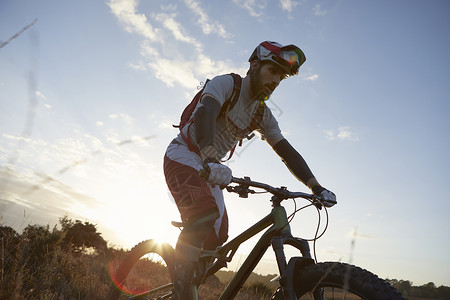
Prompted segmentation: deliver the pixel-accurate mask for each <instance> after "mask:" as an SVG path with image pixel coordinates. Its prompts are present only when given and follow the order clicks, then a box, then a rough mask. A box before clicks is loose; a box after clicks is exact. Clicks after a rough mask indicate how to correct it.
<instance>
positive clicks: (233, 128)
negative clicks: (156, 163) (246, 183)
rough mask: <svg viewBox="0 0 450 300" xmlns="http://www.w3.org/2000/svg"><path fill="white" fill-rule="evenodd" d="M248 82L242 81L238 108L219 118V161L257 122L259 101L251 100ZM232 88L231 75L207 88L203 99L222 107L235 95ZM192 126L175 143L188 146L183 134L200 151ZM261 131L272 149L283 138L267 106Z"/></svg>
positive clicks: (236, 106)
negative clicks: (212, 99)
mask: <svg viewBox="0 0 450 300" xmlns="http://www.w3.org/2000/svg"><path fill="white" fill-rule="evenodd" d="M248 80H249V78H247V77H245V78H243V79H242V83H241V90H240V95H239V98H238V100H237V102H236V104H235V105H234V106H233V107H232V108H231V109H230V110H229V111H227V112H226V113H222V114H220V115H219V117H218V118H217V120H216V126H215V127H216V128H215V144H214V146H215V148H216V150H217V153H218V155H219V157H218V159H223V158H224V157H225V156H226V154H227V153H228V152H229V151H231V149H233V147H234V146H235V145H236V143H238V142H239V141H240V140H241V139H243V138H245V137H246V136H247V135H248V134H249V133H250V132H251V130H250V123H251V122H252V120H253V118H254V115H255V113H256V110H257V109H258V106H259V101H256V100H254V99H252V98H251V97H250V95H249V93H248V89H247V86H246V85H247V84H249V82H248ZM233 87H234V80H233V77H232V76H231V75H220V76H216V77H214V78H213V79H212V80H210V81H208V83H207V84H206V87H205V89H204V91H203V95H202V98H203V97H204V96H205V95H209V96H211V97H213V98H214V99H216V100H217V101H218V102H219V104H220V106H221V107H222V106H223V105H224V103H225V101H226V100H227V99H229V98H230V96H231V94H232V93H233ZM202 105H203V104H202V102H201V101H200V102H199V103H198V104H197V107H196V109H198V108H199V107H200V106H202ZM194 112H195V111H194ZM225 117H227V118H225ZM194 122H195V120H194ZM191 125H193V124H192V123H189V124H187V125H186V126H184V128H182V129H181V133H180V134H179V135H178V136H177V138H176V140H177V141H178V142H179V143H182V144H185V145H186V142H185V141H184V140H183V138H182V137H181V134H183V135H184V136H189V135H190V140H191V143H192V144H193V145H194V146H195V147H197V145H196V143H195V132H194V126H191ZM258 127H259V128H257V129H256V130H257V131H259V133H260V134H261V135H262V137H263V138H264V139H265V140H266V141H267V142H268V143H269V144H270V145H272V146H273V145H275V144H276V143H278V142H279V141H281V140H282V139H283V138H284V137H283V135H282V134H281V130H280V128H279V126H278V122H277V120H276V119H275V117H274V116H273V114H272V112H271V111H270V109H269V108H268V107H267V105H266V106H265V109H264V114H263V117H262V120H261V122H260V123H259V126H258Z"/></svg>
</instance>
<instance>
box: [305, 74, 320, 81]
mask: <svg viewBox="0 0 450 300" xmlns="http://www.w3.org/2000/svg"><path fill="white" fill-rule="evenodd" d="M317 79H319V74H313V75H309V76H306V77H305V80H308V81H316V80H317Z"/></svg>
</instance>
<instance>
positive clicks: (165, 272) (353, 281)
mask: <svg viewBox="0 0 450 300" xmlns="http://www.w3.org/2000/svg"><path fill="white" fill-rule="evenodd" d="M225 188H226V190H227V191H228V192H231V193H237V194H238V195H239V196H240V197H242V198H247V197H248V196H249V194H255V193H261V192H268V193H270V194H272V197H271V199H270V201H271V202H272V210H271V212H270V213H269V214H268V215H267V216H265V217H264V218H262V219H261V220H260V221H258V222H257V223H256V224H254V225H253V226H251V227H250V228H248V229H247V230H245V231H244V232H242V233H241V234H239V235H238V236H237V237H235V238H234V239H232V240H230V241H229V242H228V243H226V244H224V245H223V246H221V247H218V248H217V249H216V250H215V251H206V250H204V251H202V253H201V255H200V260H199V264H198V267H197V271H196V273H195V276H194V280H193V281H192V284H191V289H190V290H191V292H192V299H198V294H197V289H198V287H199V286H200V285H201V284H203V283H204V282H205V281H206V279H207V278H208V277H210V276H212V275H213V274H215V273H216V272H217V271H219V270H220V269H222V268H224V267H226V266H227V263H229V262H230V261H231V260H232V258H233V256H234V255H235V253H236V251H237V249H238V247H239V246H240V245H241V244H242V243H243V242H245V241H247V240H248V239H250V238H251V237H253V236H255V235H256V234H258V233H260V232H262V231H263V230H264V229H266V228H267V230H266V231H265V232H264V233H263V234H262V236H261V237H260V239H259V240H258V242H257V243H256V245H255V246H254V248H253V249H252V251H251V252H250V254H249V255H248V257H247V258H246V259H245V261H244V262H243V264H242V265H241V266H240V268H239V269H238V271H237V272H236V273H235V275H234V277H233V279H232V280H231V281H230V283H229V284H228V286H227V287H226V288H225V290H224V291H223V292H222V294H221V295H220V296H219V297H218V299H219V300H224V299H233V298H234V297H235V296H236V295H237V294H238V292H239V290H240V288H241V287H242V286H243V284H244V282H245V281H246V280H247V278H248V277H249V276H250V274H251V273H252V271H253V270H254V269H255V267H256V265H257V264H258V262H259V261H260V260H261V258H262V257H263V255H264V253H265V252H266V251H267V249H268V248H269V247H270V246H272V250H273V251H274V254H275V258H276V262H277V265H278V271H279V274H278V275H279V276H278V283H279V288H278V289H276V291H275V293H274V294H273V295H272V297H271V299H275V300H282V299H289V300H291V299H315V300H317V299H321V300H324V299H368V300H386V299H392V300H405V298H403V297H402V295H401V294H400V293H399V292H398V291H397V290H396V289H395V288H393V287H392V286H391V285H389V284H388V283H387V282H386V281H384V280H382V279H380V278H378V276H376V275H375V274H373V273H371V272H369V271H367V270H364V269H362V268H360V267H357V266H354V265H350V264H346V263H342V262H316V260H315V259H313V257H312V256H311V250H310V246H309V242H308V241H307V240H304V239H301V238H297V237H294V236H293V235H292V233H291V226H290V221H291V220H292V219H293V217H294V216H295V213H296V212H297V211H298V210H300V209H302V208H305V207H308V206H315V207H316V208H317V209H318V210H319V209H322V207H323V206H322V204H321V198H320V197H317V196H315V195H311V194H307V193H303V192H291V191H289V190H288V189H287V188H286V187H273V186H270V185H268V184H265V183H260V182H255V181H252V180H251V179H250V178H249V177H244V178H235V177H233V179H232V182H231V183H230V184H229V185H228V186H226V187H225ZM296 198H303V199H306V200H307V201H308V202H309V203H308V204H307V205H306V206H303V207H302V208H299V209H295V211H294V213H292V214H291V215H290V216H288V215H287V213H286V210H285V208H284V207H283V206H282V205H281V202H282V201H284V200H287V199H296ZM324 211H326V208H324ZM319 215H320V214H319ZM327 220H328V214H327ZM172 224H173V225H174V226H177V227H182V226H183V224H182V223H180V222H172ZM319 226H320V224H319ZM319 226H318V228H317V231H316V237H315V239H317V238H318V237H320V236H321V235H323V233H324V232H325V231H326V228H327V226H328V221H327V225H326V226H325V229H324V230H323V232H322V233H321V234H320V235H319V234H318V231H319ZM315 239H314V241H315ZM285 245H290V246H292V247H294V248H296V249H298V250H299V251H300V254H301V255H300V256H297V257H292V258H290V259H289V261H287V259H286V256H285V252H284V246H285ZM314 249H315V248H314ZM314 253H315V251H314ZM314 256H315V255H314ZM143 274H145V275H143ZM173 275H174V249H173V247H172V246H171V245H169V244H167V243H158V242H156V241H155V240H146V241H144V242H141V243H140V244H138V245H136V246H135V247H134V248H132V249H131V250H130V252H129V254H128V255H127V256H126V258H125V259H124V261H123V262H122V263H121V264H120V266H119V268H118V269H117V271H116V272H112V274H111V276H112V278H113V281H114V284H113V285H112V287H111V291H110V293H109V295H108V299H110V300H115V299H171V294H172V287H173V285H172V278H173Z"/></svg>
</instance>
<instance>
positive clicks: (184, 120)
mask: <svg viewBox="0 0 450 300" xmlns="http://www.w3.org/2000/svg"><path fill="white" fill-rule="evenodd" d="M228 75H231V76H232V77H233V83H234V84H233V92H232V93H231V96H230V98H228V99H227V100H226V101H225V103H224V104H223V105H222V108H221V109H220V113H219V116H218V117H221V116H224V115H225V114H226V111H229V110H231V109H233V107H234V105H235V104H236V102H237V101H238V99H239V95H240V93H241V83H242V78H241V76H240V75H238V74H235V73H230V74H228ZM208 82H209V79H207V80H206V82H205V84H204V85H203V87H202V88H201V89H200V90H199V91H198V92H197V94H196V95H195V96H194V98H193V99H192V101H191V102H190V103H189V104H188V105H187V106H186V108H185V109H184V110H183V113H182V114H181V118H180V123H179V124H178V125H172V126H173V127H175V128H179V129H180V136H181V138H182V139H183V140H184V141H185V142H186V144H187V145H188V148H189V150H190V151H193V152H195V153H197V154H198V155H200V151H199V149H198V148H197V147H196V146H195V145H194V144H193V143H192V141H191V136H190V135H189V128H188V130H187V132H188V134H187V136H185V135H184V134H183V131H182V129H183V128H184V127H185V126H191V125H192V124H193V122H194V116H193V113H194V110H195V108H196V107H197V104H198V102H199V101H200V99H201V97H202V94H203V91H204V89H205V87H206V84H207V83H208ZM261 103H262V104H263V105H260V107H261V108H262V109H261V108H260V107H259V108H258V110H257V112H256V114H255V116H254V117H253V119H252V122H251V124H250V127H249V128H251V130H254V129H256V128H257V127H258V126H259V124H260V123H261V121H262V118H263V116H264V108H265V105H264V103H263V102H261ZM250 138H251V137H250ZM241 144H242V140H241V141H240V145H241ZM235 148H236V146H235V147H233V149H232V150H231V152H230V155H229V157H228V159H227V160H229V159H230V158H231V156H232V155H233V152H234V149H235Z"/></svg>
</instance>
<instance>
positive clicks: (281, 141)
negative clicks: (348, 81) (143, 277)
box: [164, 41, 336, 300]
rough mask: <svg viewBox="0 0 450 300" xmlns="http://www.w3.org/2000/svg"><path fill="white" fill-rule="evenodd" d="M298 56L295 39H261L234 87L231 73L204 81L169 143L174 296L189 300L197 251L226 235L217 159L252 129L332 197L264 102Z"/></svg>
mask: <svg viewBox="0 0 450 300" xmlns="http://www.w3.org/2000/svg"><path fill="white" fill-rule="evenodd" d="M305 60H306V58H305V55H304V54H303V52H302V50H300V48H298V47H297V46H294V45H288V46H282V45H280V44H279V43H276V42H268V41H265V42H262V43H261V44H260V45H258V46H257V47H256V49H255V50H254V51H253V53H252V55H251V56H250V58H249V62H250V68H249V70H248V72H247V76H245V77H244V78H242V83H241V84H240V85H239V86H238V88H237V89H236V87H235V85H236V83H235V79H234V76H232V75H231V74H230V75H221V76H217V77H214V78H213V79H212V80H211V81H208V82H207V84H206V86H205V87H204V90H203V92H202V95H201V99H200V101H199V103H198V104H197V106H196V107H195V110H194V112H193V118H191V120H190V122H189V123H188V124H186V125H185V126H182V127H181V128H180V134H179V135H178V136H177V137H176V138H175V139H174V140H173V141H172V142H171V143H170V144H169V146H168V148H167V151H166V153H165V157H164V174H165V177H166V182H167V185H168V187H169V190H170V192H171V194H172V196H173V198H174V199H175V203H176V205H177V207H178V209H179V211H180V214H181V219H182V221H183V225H184V227H183V230H182V231H181V233H180V236H179V237H178V242H177V245H176V249H175V278H174V281H173V282H174V299H183V300H186V299H189V296H188V295H189V294H190V293H189V290H188V289H189V286H190V282H191V281H192V278H193V274H194V271H195V268H196V266H197V263H198V259H199V255H200V252H201V250H202V249H206V250H213V249H215V248H216V247H217V246H220V245H222V244H223V243H224V242H225V241H226V240H227V238H228V217H227V212H226V208H225V203H224V199H223V194H222V190H221V188H220V186H221V185H227V184H229V183H230V182H231V178H232V172H231V169H230V168H229V167H228V166H226V165H224V164H221V163H220V162H221V160H222V159H223V158H224V157H225V155H226V154H227V153H228V152H230V151H231V152H232V151H233V150H234V147H235V146H236V144H237V143H239V142H240V141H241V140H242V139H243V138H246V137H248V136H249V134H250V133H251V132H252V131H253V130H257V131H258V132H259V133H260V134H261V135H262V137H263V138H264V139H265V140H266V141H267V142H268V143H269V145H270V146H271V147H272V148H273V149H274V151H275V152H276V153H277V154H278V155H279V156H280V157H281V159H282V160H283V162H284V163H285V164H286V166H287V167H288V168H289V170H290V171H291V172H292V173H293V174H294V176H295V177H296V178H297V179H299V180H300V181H301V182H302V183H303V184H305V185H306V186H307V187H308V188H310V189H311V190H312V192H313V193H314V194H315V195H318V196H321V197H322V198H323V199H324V201H323V204H324V205H325V206H327V207H331V206H333V205H334V204H336V196H335V194H334V193H333V192H331V191H329V190H327V189H326V188H324V187H322V186H321V185H320V184H319V183H318V181H317V180H316V178H315V176H314V175H313V173H312V172H311V170H310V168H309V167H308V165H307V163H306V162H305V160H304V159H303V157H302V156H301V155H300V154H299V153H298V152H297V151H296V150H295V149H294V148H293V147H292V146H291V144H290V143H289V142H288V141H287V140H286V139H285V138H284V137H283V135H282V134H281V130H280V128H279V127H278V123H277V121H276V119H275V117H274V116H273V114H272V113H271V111H270V109H269V108H268V107H267V106H266V105H265V103H264V101H266V100H267V99H268V98H269V97H270V95H271V94H272V93H273V91H274V90H275V88H276V87H277V86H278V85H279V84H280V82H281V81H282V80H283V79H285V78H288V77H290V76H293V75H296V74H298V69H299V68H300V66H301V65H302V64H303V63H304V62H305ZM239 81H240V80H239ZM236 90H237V91H239V95H238V97H236V99H237V102H235V103H234V104H233V105H232V106H231V105H229V102H230V101H229V99H230V98H231V97H232V94H233V93H234V92H235V91H236ZM200 170H204V171H206V172H204V173H206V176H205V175H202V176H200V174H199V171H200Z"/></svg>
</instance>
